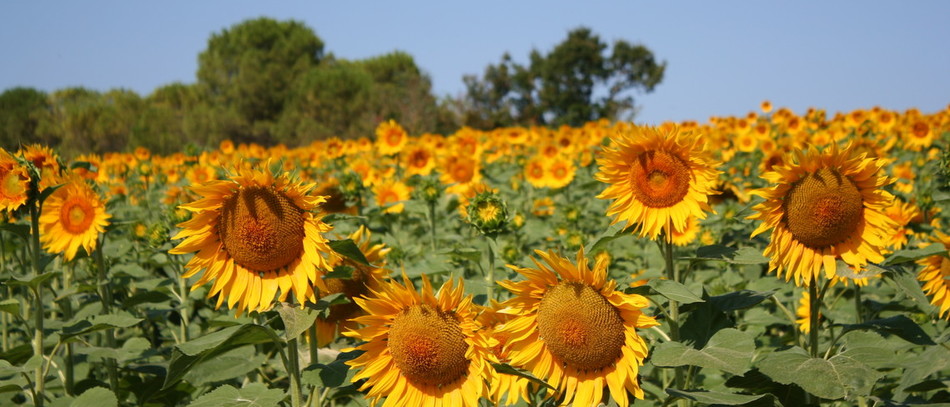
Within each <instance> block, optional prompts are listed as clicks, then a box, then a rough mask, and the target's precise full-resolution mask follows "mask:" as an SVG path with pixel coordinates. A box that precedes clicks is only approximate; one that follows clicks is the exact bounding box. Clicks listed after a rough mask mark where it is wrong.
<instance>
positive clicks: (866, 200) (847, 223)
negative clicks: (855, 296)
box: [749, 144, 896, 286]
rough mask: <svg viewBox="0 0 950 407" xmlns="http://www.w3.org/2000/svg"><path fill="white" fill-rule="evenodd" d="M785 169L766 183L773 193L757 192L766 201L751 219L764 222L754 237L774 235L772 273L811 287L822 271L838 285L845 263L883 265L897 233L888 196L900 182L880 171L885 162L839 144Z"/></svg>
mask: <svg viewBox="0 0 950 407" xmlns="http://www.w3.org/2000/svg"><path fill="white" fill-rule="evenodd" d="M786 163H787V164H785V165H780V166H776V167H773V169H774V171H772V172H767V173H765V174H763V175H762V178H764V179H765V180H766V181H768V182H769V183H771V184H773V186H771V187H768V188H762V189H758V190H755V191H753V192H752V194H754V195H758V196H761V197H763V198H765V200H766V201H765V202H762V203H760V204H758V205H756V206H755V207H754V208H753V209H754V210H755V211H757V213H755V214H753V215H751V216H749V219H757V220H761V221H763V222H762V224H761V225H759V227H758V228H756V230H755V231H753V232H752V236H753V237H754V236H756V235H758V234H760V233H762V232H765V231H767V230H769V229H771V230H772V235H771V242H770V243H769V245H768V247H766V248H765V255H766V256H768V257H770V259H771V260H770V261H769V270H770V271H771V270H775V271H776V273H777V274H778V276H779V277H782V276H784V277H785V280H786V281H787V280H789V279H794V280H795V284H796V285H802V284H804V285H805V286H808V285H810V284H811V282H812V281H813V280H815V279H817V278H818V276H819V275H820V272H821V270H822V268H824V275H825V277H827V278H828V279H832V278H833V277H835V276H836V270H835V268H836V261H837V259H839V258H840V259H842V260H844V261H845V263H847V264H849V265H850V266H851V267H852V268H854V269H856V270H860V269H863V268H864V266H865V265H866V264H867V263H868V262H881V261H883V260H884V256H883V254H884V253H886V250H885V247H886V246H887V244H888V243H889V241H890V239H891V236H893V234H894V228H895V227H896V225H895V224H894V222H893V221H892V220H890V218H888V217H887V215H886V214H885V210H886V209H887V207H888V206H889V205H890V204H891V201H892V199H893V196H892V195H891V194H890V193H888V192H887V191H884V190H883V189H882V187H883V186H885V185H887V184H890V183H891V182H893V179H891V178H888V177H887V175H885V174H883V171H881V168H882V167H883V166H884V165H885V164H886V162H885V161H884V160H881V159H877V158H867V157H866V155H865V154H860V155H858V154H856V153H855V151H854V150H853V149H852V148H851V147H850V146H849V147H848V148H846V149H845V150H839V149H838V147H837V145H834V144H833V145H832V146H831V148H828V149H826V150H825V151H824V152H819V151H818V150H816V149H809V150H807V151H805V152H802V151H798V152H796V153H795V157H794V159H788V160H786Z"/></svg>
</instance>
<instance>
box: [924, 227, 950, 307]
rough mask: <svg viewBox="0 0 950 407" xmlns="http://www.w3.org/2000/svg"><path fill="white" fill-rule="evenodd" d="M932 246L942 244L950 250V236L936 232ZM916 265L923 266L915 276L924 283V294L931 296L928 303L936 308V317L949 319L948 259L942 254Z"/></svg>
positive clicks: (949, 280) (949, 276)
mask: <svg viewBox="0 0 950 407" xmlns="http://www.w3.org/2000/svg"><path fill="white" fill-rule="evenodd" d="M936 234H937V236H936V237H934V238H933V240H934V244H937V243H939V244H943V246H944V248H946V249H947V250H950V236H947V235H945V234H943V233H940V232H936ZM917 264H920V265H922V266H924V268H923V269H921V270H920V272H919V273H918V274H917V279H918V280H920V281H923V282H924V287H923V290H924V294H927V295H931V296H933V297H931V299H930V303H931V304H933V305H934V306H936V307H938V308H939V309H940V311H938V315H941V316H943V317H945V318H950V259H948V258H947V257H946V255H943V254H936V255H933V256H930V257H926V258H923V259H920V260H917Z"/></svg>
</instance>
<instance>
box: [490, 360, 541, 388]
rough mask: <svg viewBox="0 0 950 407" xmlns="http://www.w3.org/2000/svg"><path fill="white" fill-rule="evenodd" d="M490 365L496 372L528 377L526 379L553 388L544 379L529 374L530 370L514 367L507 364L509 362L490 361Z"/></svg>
mask: <svg viewBox="0 0 950 407" xmlns="http://www.w3.org/2000/svg"><path fill="white" fill-rule="evenodd" d="M491 365H492V367H494V368H495V371H496V372H498V373H501V374H507V375H513V376H518V377H523V378H525V379H528V380H530V381H532V382H534V383H537V384H540V385H542V386H544V387H547V388H549V389H554V387H552V386H551V385H550V384H548V383H547V382H545V381H544V380H541V379H539V378H537V377H535V376H534V375H533V374H531V372H529V371H527V370H524V369H518V368H516V367H514V366H511V365H509V364H507V363H492V364H491Z"/></svg>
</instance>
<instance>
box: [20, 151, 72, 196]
mask: <svg viewBox="0 0 950 407" xmlns="http://www.w3.org/2000/svg"><path fill="white" fill-rule="evenodd" d="M20 155H21V156H22V157H23V158H25V159H27V160H30V161H32V162H33V165H35V166H36V170H37V171H39V173H40V179H39V188H40V190H41V191H42V190H44V189H46V188H49V187H51V186H53V185H57V184H59V183H60V182H61V181H62V179H61V177H60V165H59V157H58V156H57V155H56V153H54V152H53V150H52V149H50V148H49V147H46V146H41V145H39V144H32V145H28V146H26V147H25V148H23V149H21V150H20Z"/></svg>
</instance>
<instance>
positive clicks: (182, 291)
mask: <svg viewBox="0 0 950 407" xmlns="http://www.w3.org/2000/svg"><path fill="white" fill-rule="evenodd" d="M174 263H175V268H176V269H177V270H178V296H179V300H180V301H179V302H178V316H179V317H180V318H181V322H180V327H179V329H180V330H181V332H180V334H179V335H178V336H179V340H180V341H181V343H184V342H188V325H189V322H190V321H189V318H188V309H189V307H188V287H187V282H186V281H185V277H184V276H185V274H184V272H183V270H182V268H181V267H180V265H178V261H177V259H176V260H174Z"/></svg>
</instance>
